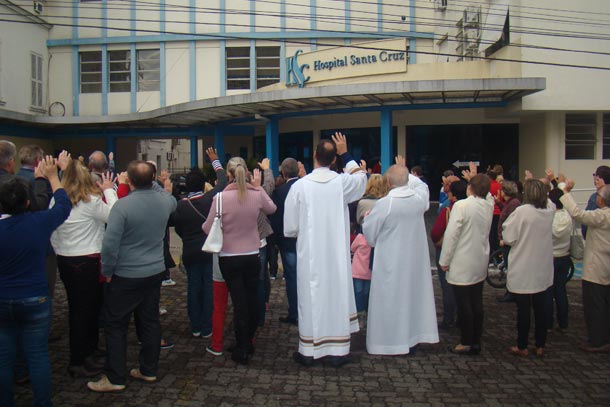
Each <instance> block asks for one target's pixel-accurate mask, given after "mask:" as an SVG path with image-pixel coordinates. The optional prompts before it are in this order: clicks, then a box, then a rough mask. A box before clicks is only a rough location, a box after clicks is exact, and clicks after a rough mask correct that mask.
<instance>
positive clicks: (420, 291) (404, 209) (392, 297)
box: [362, 176, 438, 355]
mask: <svg viewBox="0 0 610 407" xmlns="http://www.w3.org/2000/svg"><path fill="white" fill-rule="evenodd" d="M428 198H429V191H428V186H427V185H426V184H425V183H424V182H422V181H421V180H419V179H418V178H417V177H413V176H409V183H408V184H407V185H406V186H404V187H399V188H394V189H392V190H390V193H389V194H388V196H386V197H385V198H382V199H380V200H379V201H377V203H376V204H375V206H374V207H373V210H372V211H371V213H370V214H369V215H368V216H367V217H365V218H364V222H363V225H362V228H363V232H364V236H365V237H366V240H367V242H368V243H369V244H370V245H371V246H372V247H375V259H374V260H373V273H372V280H371V295H370V300H369V313H368V324H367V334H366V349H367V351H368V352H369V353H370V354H374V355H400V354H407V353H409V348H411V347H413V346H415V345H417V344H418V343H422V342H427V343H436V342H438V328H437V323H436V308H435V305H434V290H433V288H432V274H431V272H430V258H429V256H428V239H427V236H426V226H425V224H424V213H425V212H426V211H427V210H428V208H429V206H430V204H429V201H428Z"/></svg>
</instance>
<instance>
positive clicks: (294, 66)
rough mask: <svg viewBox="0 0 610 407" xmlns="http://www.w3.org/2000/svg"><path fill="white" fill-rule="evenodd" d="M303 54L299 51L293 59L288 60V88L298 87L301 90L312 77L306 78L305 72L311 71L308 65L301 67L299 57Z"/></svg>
mask: <svg viewBox="0 0 610 407" xmlns="http://www.w3.org/2000/svg"><path fill="white" fill-rule="evenodd" d="M302 53H303V50H298V51H297V52H295V53H294V56H293V57H288V58H286V86H294V85H297V86H298V87H299V88H302V87H304V86H305V83H306V82H307V81H309V79H310V77H309V76H308V77H305V74H304V73H303V71H304V70H306V69H309V65H308V64H303V65H300V66H299V61H298V59H297V58H298V56H299V55H300V54H302Z"/></svg>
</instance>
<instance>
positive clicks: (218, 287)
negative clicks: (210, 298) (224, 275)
mask: <svg viewBox="0 0 610 407" xmlns="http://www.w3.org/2000/svg"><path fill="white" fill-rule="evenodd" d="M213 284H214V312H213V313H212V345H211V346H212V349H214V350H215V351H219V352H221V351H222V348H223V333H224V329H225V317H226V315H227V302H228V300H229V289H228V288H227V284H226V283H225V282H224V281H223V282H220V281H214V283H213Z"/></svg>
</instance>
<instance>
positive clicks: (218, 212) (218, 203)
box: [216, 192, 222, 229]
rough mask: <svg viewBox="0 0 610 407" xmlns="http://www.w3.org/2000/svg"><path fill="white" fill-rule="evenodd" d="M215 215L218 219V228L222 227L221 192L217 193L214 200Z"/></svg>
mask: <svg viewBox="0 0 610 407" xmlns="http://www.w3.org/2000/svg"><path fill="white" fill-rule="evenodd" d="M216 217H217V218H218V220H220V228H221V229H222V192H219V193H218V199H217V200H216Z"/></svg>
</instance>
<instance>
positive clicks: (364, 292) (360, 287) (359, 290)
mask: <svg viewBox="0 0 610 407" xmlns="http://www.w3.org/2000/svg"><path fill="white" fill-rule="evenodd" d="M352 280H354V296H355V297H356V311H358V312H362V311H368V310H369V293H370V291H371V280H362V279H360V278H354V279H352Z"/></svg>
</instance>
